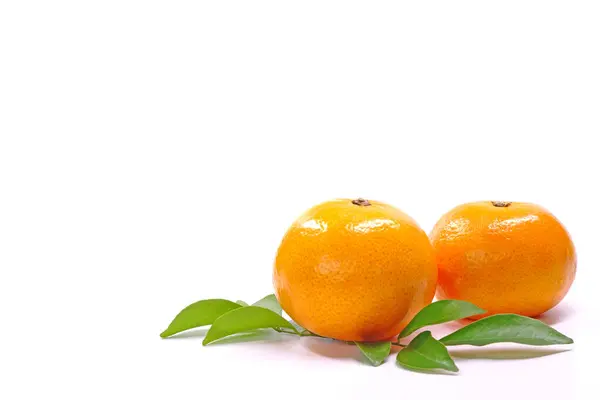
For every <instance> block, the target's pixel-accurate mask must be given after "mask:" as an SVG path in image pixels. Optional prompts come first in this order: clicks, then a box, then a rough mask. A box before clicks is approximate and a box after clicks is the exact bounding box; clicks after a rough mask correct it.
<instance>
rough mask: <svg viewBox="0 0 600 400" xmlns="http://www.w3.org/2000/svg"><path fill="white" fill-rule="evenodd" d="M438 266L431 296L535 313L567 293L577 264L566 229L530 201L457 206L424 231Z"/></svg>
mask: <svg viewBox="0 0 600 400" xmlns="http://www.w3.org/2000/svg"><path fill="white" fill-rule="evenodd" d="M430 239H431V242H432V244H433V247H434V249H435V254H436V262H437V265H438V270H439V280H438V290H437V297H438V298H439V299H459V300H465V301H469V302H471V303H474V304H476V305H477V306H479V307H481V308H483V309H485V310H487V311H488V313H487V314H483V315H479V316H477V317H475V319H477V318H481V317H484V316H486V315H490V314H498V313H516V314H521V315H526V316H530V317H534V316H538V315H540V314H542V313H544V312H545V311H547V310H549V309H551V308H552V307H554V306H555V305H557V304H558V303H559V302H560V301H561V300H562V299H563V297H564V296H565V295H566V294H567V291H568V290H569V288H570V286H571V284H572V283H573V279H574V278H575V270H576V265H577V257H576V254H575V247H574V246H573V242H572V241H571V238H570V236H569V234H568V233H567V230H566V229H565V228H564V226H563V225H562V224H561V223H560V222H559V221H558V220H557V219H556V217H554V216H553V215H552V214H550V212H548V211H547V210H545V209H544V208H542V207H540V206H538V205H535V204H530V203H516V202H502V201H493V202H490V201H483V202H476V203H468V204H463V205H461V206H458V207H456V208H454V209H453V210H451V211H450V212H448V213H447V214H446V215H444V216H443V217H442V218H441V219H440V220H439V221H438V222H437V224H436V225H435V227H434V228H433V231H432V232H431V235H430Z"/></svg>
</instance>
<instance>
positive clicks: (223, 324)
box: [202, 306, 297, 345]
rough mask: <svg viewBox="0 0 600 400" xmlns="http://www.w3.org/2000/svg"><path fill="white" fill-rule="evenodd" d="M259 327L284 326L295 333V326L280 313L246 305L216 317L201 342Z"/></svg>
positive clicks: (212, 340)
mask: <svg viewBox="0 0 600 400" xmlns="http://www.w3.org/2000/svg"><path fill="white" fill-rule="evenodd" d="M261 328H273V329H280V328H285V329H289V330H291V331H293V332H296V333H297V331H296V328H294V326H293V325H292V324H290V323H289V322H288V321H287V320H285V319H284V318H283V317H282V316H281V315H279V314H277V313H275V312H273V311H271V310H269V309H267V308H263V307H257V306H248V307H240V308H237V309H235V310H231V311H230V312H228V313H226V314H223V315H221V316H220V317H219V318H217V320H216V321H215V322H213V324H212V326H211V327H210V330H209V331H208V332H207V333H206V337H205V338H204V341H203V342H202V344H203V345H207V344H209V343H211V342H214V341H215V340H219V339H221V338H224V337H226V336H230V335H233V334H236V333H242V332H248V331H251V330H254V329H261Z"/></svg>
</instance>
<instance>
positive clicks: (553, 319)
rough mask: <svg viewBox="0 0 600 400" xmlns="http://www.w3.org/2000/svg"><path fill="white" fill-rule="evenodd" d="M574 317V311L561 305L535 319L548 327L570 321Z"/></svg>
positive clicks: (563, 304) (567, 306)
mask: <svg viewBox="0 0 600 400" xmlns="http://www.w3.org/2000/svg"><path fill="white" fill-rule="evenodd" d="M574 316H575V309H574V308H573V307H571V306H570V305H569V304H565V303H561V304H559V305H557V306H556V307H554V308H553V309H551V310H550V311H547V312H545V313H544V314H542V315H540V316H539V317H537V319H539V320H540V321H542V322H543V323H545V324H548V325H554V324H558V323H560V322H565V321H568V320H570V319H571V318H573V317H574Z"/></svg>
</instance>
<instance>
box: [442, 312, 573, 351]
mask: <svg viewBox="0 0 600 400" xmlns="http://www.w3.org/2000/svg"><path fill="white" fill-rule="evenodd" d="M440 342H442V343H444V344H445V345H446V346H454V345H459V344H470V345H472V346H485V345H486V344H490V343H501V342H512V343H521V344H529V345H533V346H548V345H551V344H570V343H573V339H571V338H569V337H567V336H565V335H563V334H562V333H560V332H559V331H557V330H556V329H554V328H552V327H550V326H548V325H546V324H545V323H543V322H542V321H538V320H537V319H533V318H529V317H523V316H522V315H517V314H497V315H492V316H490V317H486V318H483V319H480V320H479V321H475V322H472V323H471V324H469V325H467V326H465V327H464V328H460V329H459V330H457V331H456V332H454V333H451V334H449V335H448V336H445V337H443V338H442V339H440Z"/></svg>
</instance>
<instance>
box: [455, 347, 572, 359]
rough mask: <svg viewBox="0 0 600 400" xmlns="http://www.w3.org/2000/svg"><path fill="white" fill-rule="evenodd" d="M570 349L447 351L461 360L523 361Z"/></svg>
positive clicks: (534, 348)
mask: <svg viewBox="0 0 600 400" xmlns="http://www.w3.org/2000/svg"><path fill="white" fill-rule="evenodd" d="M565 351H570V349H556V348H554V349H552V348H537V347H532V348H529V347H528V348H522V349H516V348H510V349H507V348H469V349H457V350H453V349H449V352H450V355H451V356H452V357H455V358H460V359H462V360H476V359H487V360H523V359H528V358H539V357H545V356H549V355H552V354H558V353H564V352H565Z"/></svg>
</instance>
